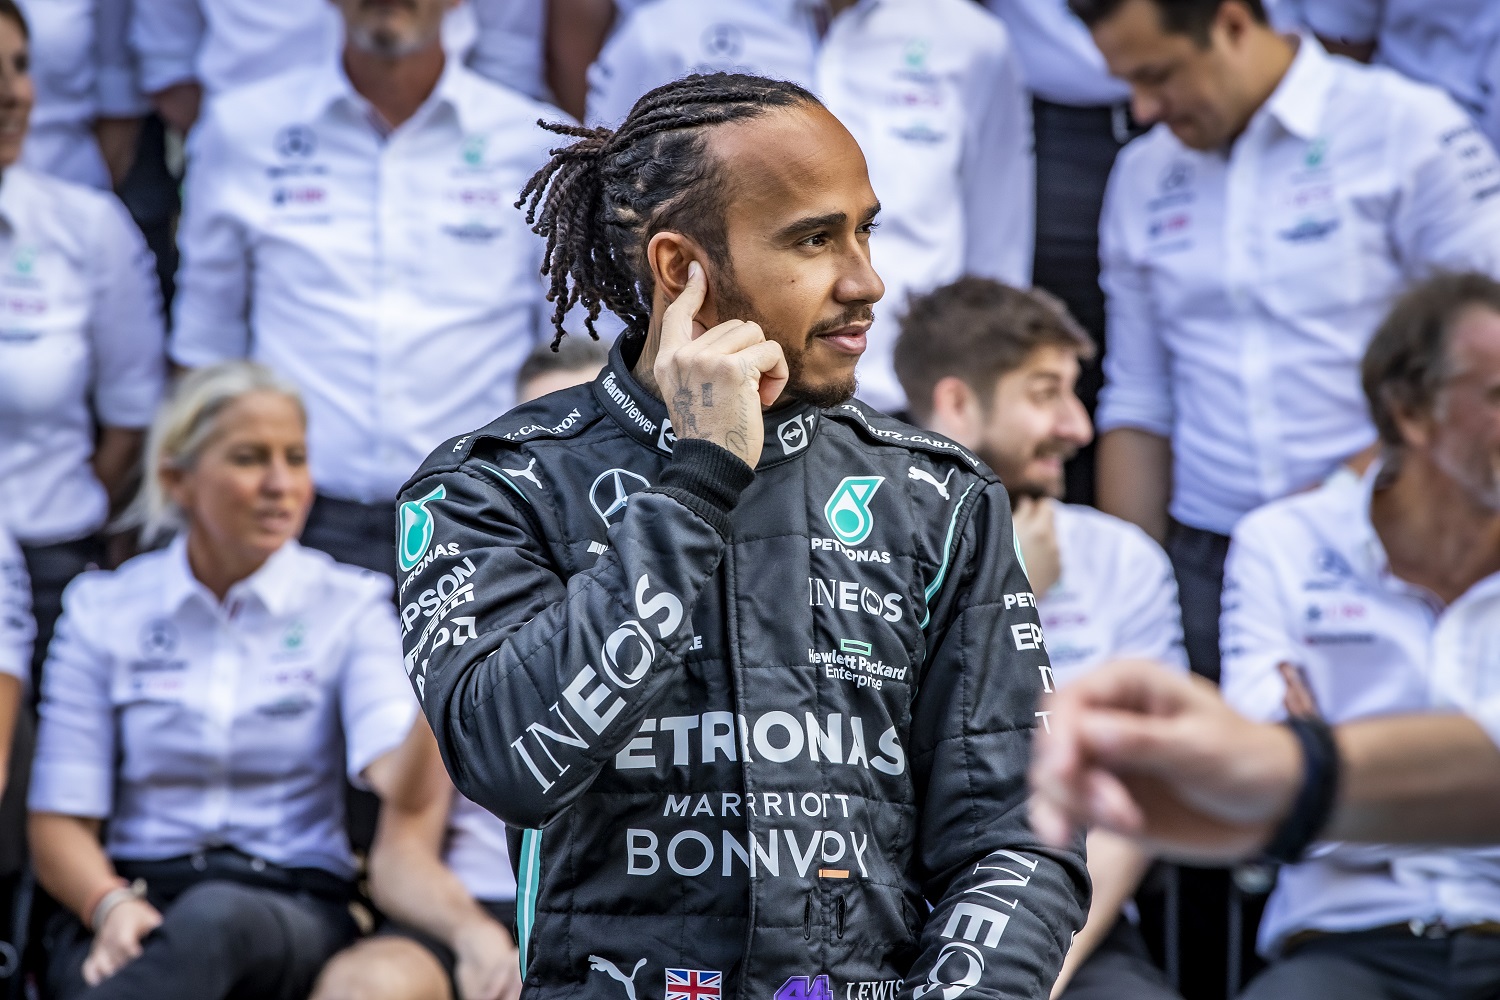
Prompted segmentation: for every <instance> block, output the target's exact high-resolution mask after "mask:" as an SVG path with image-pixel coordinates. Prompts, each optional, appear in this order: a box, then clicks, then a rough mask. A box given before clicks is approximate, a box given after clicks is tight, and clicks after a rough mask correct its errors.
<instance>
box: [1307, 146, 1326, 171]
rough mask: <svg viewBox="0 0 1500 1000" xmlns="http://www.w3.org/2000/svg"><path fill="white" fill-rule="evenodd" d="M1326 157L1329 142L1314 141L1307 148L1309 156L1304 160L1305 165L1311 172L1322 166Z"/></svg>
mask: <svg viewBox="0 0 1500 1000" xmlns="http://www.w3.org/2000/svg"><path fill="white" fill-rule="evenodd" d="M1326 155H1328V140H1327V139H1314V140H1313V141H1312V142H1311V143H1310V144H1309V145H1308V147H1307V156H1306V157H1305V158H1304V159H1303V163H1304V164H1305V165H1306V166H1307V168H1308V169H1309V170H1311V169H1313V168H1314V167H1318V166H1321V165H1322V163H1323V157H1324V156H1326Z"/></svg>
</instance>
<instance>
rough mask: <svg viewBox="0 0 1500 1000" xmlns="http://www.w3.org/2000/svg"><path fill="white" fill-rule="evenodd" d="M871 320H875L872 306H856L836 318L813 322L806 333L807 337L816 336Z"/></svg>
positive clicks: (870, 321)
mask: <svg viewBox="0 0 1500 1000" xmlns="http://www.w3.org/2000/svg"><path fill="white" fill-rule="evenodd" d="M873 322H875V309H874V308H873V307H872V306H858V307H856V308H854V309H850V310H848V311H846V312H845V313H844V314H843V315H842V316H840V317H839V318H838V319H829V320H824V321H823V322H821V323H815V324H813V328H812V329H811V330H808V331H807V335H808V336H809V337H818V336H821V335H822V334H825V333H832V332H833V331H834V330H841V329H843V328H844V327H846V326H852V325H853V324H855V323H873Z"/></svg>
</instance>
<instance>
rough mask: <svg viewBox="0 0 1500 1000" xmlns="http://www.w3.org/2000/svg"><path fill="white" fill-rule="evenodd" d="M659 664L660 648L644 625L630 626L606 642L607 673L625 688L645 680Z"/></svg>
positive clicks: (622, 628)
mask: <svg viewBox="0 0 1500 1000" xmlns="http://www.w3.org/2000/svg"><path fill="white" fill-rule="evenodd" d="M622 659H623V660H624V662H621V660H622ZM655 660H656V644H655V643H654V642H652V641H651V636H650V635H648V634H647V633H646V627H645V626H644V625H642V624H641V623H640V622H637V621H629V622H626V623H625V624H623V625H621V626H620V627H619V628H617V629H615V630H614V632H613V634H611V635H610V637H609V638H608V639H605V640H604V672H605V673H606V674H608V675H609V679H610V680H612V681H614V682H615V684H616V685H618V686H619V687H621V688H633V687H635V686H636V685H637V684H639V683H640V682H641V681H643V680H645V678H646V674H647V673H648V672H649V671H650V670H651V664H652V663H653V662H655Z"/></svg>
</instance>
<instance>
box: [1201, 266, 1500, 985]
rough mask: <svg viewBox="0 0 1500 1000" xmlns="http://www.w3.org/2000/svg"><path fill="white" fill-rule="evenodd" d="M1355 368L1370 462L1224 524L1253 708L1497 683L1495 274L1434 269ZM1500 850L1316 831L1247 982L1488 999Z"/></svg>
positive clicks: (1430, 702)
mask: <svg viewBox="0 0 1500 1000" xmlns="http://www.w3.org/2000/svg"><path fill="white" fill-rule="evenodd" d="M1362 376H1363V384H1364V392H1365V396H1366V399H1367V400H1368V403H1369V407H1370V412H1371V415H1372V416H1373V417H1374V423H1375V427H1376V428H1377V429H1378V431H1379V433H1380V441H1381V445H1382V450H1383V456H1382V458H1381V459H1380V460H1379V461H1377V462H1375V463H1374V464H1372V465H1371V466H1370V467H1369V468H1368V469H1367V470H1366V472H1365V473H1364V475H1363V477H1362V479H1354V478H1352V477H1349V476H1338V477H1334V478H1331V479H1330V480H1329V481H1328V482H1327V483H1326V484H1325V485H1323V486H1322V487H1320V488H1318V489H1316V490H1313V491H1312V492H1309V493H1303V494H1299V495H1297V496H1293V497H1289V498H1286V499H1283V500H1278V501H1275V502H1273V503H1270V504H1268V505H1266V506H1265V507H1262V508H1260V509H1259V510H1257V511H1255V512H1253V513H1251V514H1249V515H1247V516H1246V517H1245V518H1244V519H1243V520H1242V521H1240V523H1239V524H1238V525H1237V526H1236V528H1235V531H1234V537H1233V542H1232V544H1231V546H1230V550H1229V560H1228V563H1227V567H1226V572H1225V581H1224V619H1223V644H1224V645H1223V655H1224V675H1223V689H1224V697H1225V700H1226V701H1228V702H1229V704H1230V705H1232V706H1233V707H1235V708H1236V709H1238V710H1239V711H1240V712H1242V713H1244V714H1246V715H1248V716H1250V717H1252V718H1256V719H1260V720H1267V721H1270V720H1276V719H1281V718H1285V717H1286V716H1287V715H1289V714H1290V715H1307V714H1312V713H1317V714H1321V715H1322V716H1323V717H1324V718H1325V719H1326V720H1327V721H1328V722H1330V723H1343V722H1348V721H1350V720H1353V719H1360V718H1364V717H1368V716H1375V715H1388V714H1393V713H1407V712H1420V711H1424V710H1429V709H1431V708H1433V707H1435V706H1441V705H1443V704H1444V703H1445V702H1448V701H1457V702H1458V703H1467V704H1474V703H1477V702H1478V701H1479V700H1480V699H1481V698H1482V697H1483V696H1484V695H1485V694H1486V693H1488V692H1490V691H1493V690H1494V684H1495V679H1496V674H1495V667H1496V663H1495V658H1494V644H1493V643H1492V642H1490V643H1488V644H1487V643H1486V642H1485V640H1484V639H1483V637H1482V636H1481V635H1479V634H1478V633H1475V632H1473V630H1472V626H1473V625H1474V624H1475V623H1477V622H1481V621H1483V620H1484V616H1486V615H1489V616H1491V618H1490V620H1491V621H1493V617H1492V616H1493V615H1494V611H1493V608H1492V606H1491V605H1492V603H1493V600H1494V597H1495V595H1497V594H1500V474H1497V469H1496V466H1495V464H1494V455H1495V453H1496V447H1497V443H1500V422H1497V419H1496V405H1495V400H1496V396H1497V392H1500V282H1496V281H1494V280H1492V279H1490V278H1488V277H1484V276H1481V275H1478V274H1457V275H1453V274H1450V275H1444V276H1440V277H1436V278H1433V279H1431V280H1429V281H1427V282H1425V283H1423V284H1421V285H1418V286H1416V287H1415V288H1413V289H1412V290H1411V291H1410V292H1408V293H1407V294H1406V295H1405V296H1404V297H1403V298H1402V299H1401V300H1400V301H1399V302H1398V303H1397V305H1396V307H1395V308H1394V309H1393V310H1392V312H1391V313H1390V315H1389V316H1388V317H1387V318H1386V320H1385V321H1384V323H1383V324H1382V325H1381V326H1380V328H1379V329H1378V330H1377V331H1376V333H1375V336H1374V338H1373V339H1372V340H1371V342H1370V346H1369V349H1368V350H1367V351H1366V353H1365V358H1364V363H1363V371H1362ZM1455 694H1461V695H1462V696H1463V697H1457V698H1455V697H1454V695H1455ZM1433 774H1434V775H1435V776H1436V777H1435V779H1434V780H1441V772H1440V771H1434V772H1433ZM1497 860H1500V855H1497V853H1496V852H1495V851H1494V850H1493V849H1489V850H1470V851H1462V850H1451V851H1436V850H1428V851H1417V850H1411V849H1405V848H1395V847H1385V846H1358V845H1351V844H1333V843H1323V844H1314V845H1313V846H1312V848H1311V849H1310V850H1309V851H1308V852H1307V853H1306V855H1305V856H1304V858H1303V860H1302V861H1301V863H1299V864H1296V865H1291V866H1287V867H1283V868H1282V869H1281V870H1280V875H1279V878H1278V881H1277V885H1276V889H1275V891H1274V892H1272V894H1271V898H1270V900H1269V901H1268V903H1267V905H1266V911H1265V915H1264V917H1263V918H1262V919H1261V925H1260V935H1259V942H1258V944H1259V948H1260V951H1261V953H1262V954H1264V955H1265V956H1266V957H1267V958H1268V959H1270V961H1271V966H1270V968H1269V969H1267V970H1266V971H1265V972H1264V973H1262V974H1261V975H1260V976H1259V977H1257V978H1256V979H1255V980H1254V981H1253V982H1251V984H1250V986H1249V987H1248V988H1247V990H1246V991H1245V993H1244V994H1243V995H1244V996H1245V997H1247V998H1253V1000H1272V998H1274V1000H1304V998H1305V1000H1313V998H1316V1000H1343V998H1356V997H1357V998H1359V1000H1384V998H1396V997H1400V998H1413V997H1415V998H1425V997H1433V998H1437V997H1459V996H1464V997H1470V996H1472V997H1481V996H1487V997H1488V996H1496V995H1500V937H1497V936H1495V935H1494V931H1493V928H1494V927H1495V922H1496V921H1500V877H1497V872H1500V868H1497V867H1496V861H1497Z"/></svg>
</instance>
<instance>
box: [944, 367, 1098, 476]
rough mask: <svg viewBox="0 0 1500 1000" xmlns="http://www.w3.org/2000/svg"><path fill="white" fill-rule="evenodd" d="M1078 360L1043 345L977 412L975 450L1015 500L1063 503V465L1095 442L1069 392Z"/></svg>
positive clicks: (997, 386) (1075, 381)
mask: <svg viewBox="0 0 1500 1000" xmlns="http://www.w3.org/2000/svg"><path fill="white" fill-rule="evenodd" d="M1078 371H1079V364H1078V356H1077V355H1076V354H1074V353H1073V352H1072V351H1070V350H1068V349H1066V348H1063V347H1054V346H1051V345H1043V346H1041V347H1038V348H1037V349H1036V350H1034V351H1032V352H1031V356H1030V357H1028V358H1027V359H1026V362H1025V363H1024V364H1023V365H1021V367H1019V368H1017V369H1015V370H1014V371H1010V372H1006V373H1005V374H1004V375H1002V376H1000V379H999V381H997V382H996V383H995V391H994V395H993V397H992V398H991V399H990V405H989V407H988V408H980V409H979V410H978V411H977V412H978V416H977V423H978V427H977V435H976V437H975V445H974V450H975V451H977V452H978V453H979V457H980V458H982V459H984V460H985V462H986V463H988V465H989V467H990V468H992V469H994V470H995V473H996V475H998V476H999V477H1000V481H1001V482H1003V483H1004V484H1005V488H1006V489H1008V490H1009V491H1010V492H1011V495H1013V496H1017V495H1019V496H1033V497H1043V496H1047V497H1061V496H1062V495H1063V463H1064V462H1066V461H1067V460H1068V459H1069V458H1072V457H1073V455H1074V454H1076V453H1077V451H1078V449H1079V448H1082V447H1083V446H1084V445H1086V444H1088V443H1089V441H1091V440H1093V437H1094V428H1093V425H1092V424H1091V423H1090V422H1089V415H1088V411H1087V410H1085V409H1084V408H1083V403H1082V402H1081V401H1079V399H1078V396H1077V394H1076V393H1075V392H1074V391H1073V390H1074V387H1075V386H1076V385H1077V384H1078Z"/></svg>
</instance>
